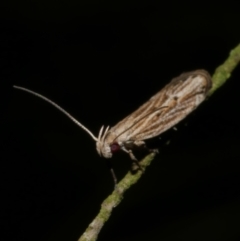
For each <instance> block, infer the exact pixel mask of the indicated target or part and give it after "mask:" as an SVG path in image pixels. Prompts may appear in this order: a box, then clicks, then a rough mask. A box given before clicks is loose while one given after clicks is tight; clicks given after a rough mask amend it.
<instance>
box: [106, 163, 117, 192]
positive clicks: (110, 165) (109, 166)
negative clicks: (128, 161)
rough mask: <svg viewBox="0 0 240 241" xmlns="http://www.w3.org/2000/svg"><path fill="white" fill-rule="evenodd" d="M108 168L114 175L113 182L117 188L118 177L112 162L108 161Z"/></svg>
mask: <svg viewBox="0 0 240 241" xmlns="http://www.w3.org/2000/svg"><path fill="white" fill-rule="evenodd" d="M107 166H108V168H109V170H110V173H111V175H112V178H113V182H114V187H115V188H116V186H117V176H116V174H115V172H114V169H113V166H112V163H111V161H110V160H107Z"/></svg>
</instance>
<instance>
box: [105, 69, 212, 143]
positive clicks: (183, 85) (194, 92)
mask: <svg viewBox="0 0 240 241" xmlns="http://www.w3.org/2000/svg"><path fill="white" fill-rule="evenodd" d="M211 84H212V82H211V77H210V75H209V73H208V72H207V71H205V70H196V71H193V72H187V73H183V74H182V75H180V76H179V77H176V78H174V79H173V80H172V81H171V82H170V83H169V84H167V85H166V86H165V87H164V88H163V89H162V90H161V91H159V92H158V93H157V94H155V95H154V96H153V97H152V98H151V99H150V100H149V101H147V102H146V103H145V104H143V105H142V106H140V107H139V108H138V109H137V110H136V111H134V112H133V113H132V114H130V115H129V116H127V117H126V118H125V119H123V120H122V121H120V122H119V123H117V124H116V125H115V126H114V127H112V128H111V129H110V130H109V133H114V136H115V139H114V141H117V142H121V141H122V142H124V141H126V140H133V141H136V140H146V139H149V138H152V137H155V136H158V135H160V134H161V133H163V132H164V131H166V130H167V129H169V128H171V127H173V126H174V125H176V124H177V123H178V122H179V121H181V120H182V119H184V118H185V117H186V116H187V115H188V114H189V113H191V112H192V111H193V110H194V109H195V108H197V107H198V105H199V104H200V103H201V102H202V101H203V100H205V98H206V94H207V92H208V90H210V88H211Z"/></svg>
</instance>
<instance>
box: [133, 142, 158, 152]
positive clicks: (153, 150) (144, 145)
mask: <svg viewBox="0 0 240 241" xmlns="http://www.w3.org/2000/svg"><path fill="white" fill-rule="evenodd" d="M134 145H136V146H137V147H143V148H144V149H147V150H148V151H149V152H153V153H159V151H158V149H149V148H148V147H147V146H146V143H145V141H134Z"/></svg>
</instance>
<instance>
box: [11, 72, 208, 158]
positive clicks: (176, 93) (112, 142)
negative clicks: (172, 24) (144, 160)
mask: <svg viewBox="0 0 240 241" xmlns="http://www.w3.org/2000/svg"><path fill="white" fill-rule="evenodd" d="M211 86H212V80H211V76H210V75H209V73H208V72H207V71H205V70H195V71H191V72H186V73H183V74H181V75H180V76H178V77H176V78H174V79H172V81H171V82H170V83H169V84H167V85H166V86H165V87H164V88H163V89H161V90H160V91H159V92H158V93H156V94H155V95H154V96H152V97H151V98H150V99H149V100H148V101H147V102H146V103H144V104H143V105H142V106H140V107H139V108H138V109H137V110H136V111H134V112H133V113H131V114H130V115H128V116H127V117H126V118H124V119H123V120H122V121H120V122H118V123H117V124H116V125H115V126H113V127H111V128H110V127H109V126H107V127H106V128H104V126H102V127H101V129H100V131H99V134H98V136H97V137H96V136H94V134H93V133H92V132H91V131H90V130H89V129H87V127H85V126H84V125H83V124H81V123H80V122H79V121H77V120H76V119H75V118H74V117H73V116H72V115H70V114H69V113H68V112H67V111H65V110H64V109H63V108H61V107H60V106H59V105H57V104H56V103H55V102H53V101H52V100H50V99H48V98H46V97H45V96H43V95H41V94H38V93H36V92H34V91H32V90H29V89H26V88H23V87H20V86H16V85H14V86H13V87H14V88H16V89H20V90H23V91H26V92H28V93H31V94H33V95H35V96H37V97H39V98H41V99H43V100H45V101H47V102H48V103H50V104H51V105H53V106H54V107H56V108H57V109H58V110H60V111H61V112H62V113H64V114H65V115H66V116H68V117H69V118H70V119H71V120H72V121H73V122H75V123H76V124H77V125H78V126H80V127H81V128H82V129H83V130H85V131H86V132H87V133H88V134H89V135H90V136H91V137H92V139H93V140H94V141H95V142H96V148H97V152H98V154H99V155H100V156H103V157H105V158H111V157H112V155H113V154H114V153H115V152H117V151H119V150H122V151H124V152H126V153H128V154H129V156H130V158H131V159H132V160H133V161H137V159H136V157H135V156H134V154H133V151H132V150H133V149H134V148H135V147H137V148H138V147H144V146H145V141H144V140H147V139H150V138H153V137H156V136H159V135H160V134H161V133H163V132H165V131H166V130H168V129H170V128H171V127H173V126H175V125H176V124H177V123H178V122H180V121H181V120H183V119H184V118H185V117H186V116H187V115H188V114H190V113H191V112H192V111H193V110H194V109H196V108H197V107H198V106H199V105H200V104H201V103H202V102H203V101H204V100H205V99H206V96H207V93H208V91H209V90H210V89H211Z"/></svg>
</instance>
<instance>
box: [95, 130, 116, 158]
mask: <svg viewBox="0 0 240 241" xmlns="http://www.w3.org/2000/svg"><path fill="white" fill-rule="evenodd" d="M103 130H104V126H102V127H101V129H100V131H99V134H98V138H97V141H96V147H97V152H98V154H99V155H100V156H103V157H105V158H111V157H112V150H111V146H110V145H109V144H108V143H107V142H105V137H106V135H107V133H108V130H109V126H108V127H107V128H106V129H105V131H103Z"/></svg>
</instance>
